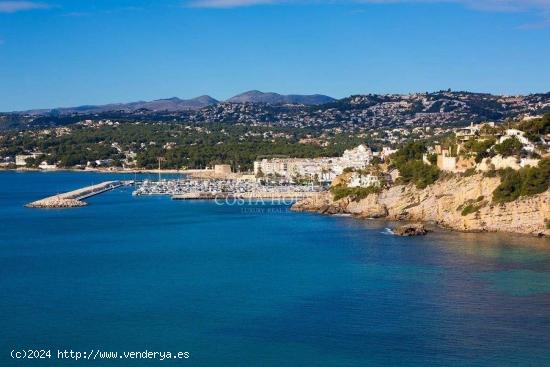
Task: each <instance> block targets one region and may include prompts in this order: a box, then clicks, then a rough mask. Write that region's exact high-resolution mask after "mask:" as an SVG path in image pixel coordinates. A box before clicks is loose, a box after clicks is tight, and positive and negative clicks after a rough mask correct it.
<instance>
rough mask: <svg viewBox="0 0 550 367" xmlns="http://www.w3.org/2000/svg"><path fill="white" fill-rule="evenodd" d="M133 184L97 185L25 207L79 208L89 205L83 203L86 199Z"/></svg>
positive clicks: (105, 183)
mask: <svg viewBox="0 0 550 367" xmlns="http://www.w3.org/2000/svg"><path fill="white" fill-rule="evenodd" d="M132 183H133V181H106V182H102V183H100V184H97V185H92V186H87V187H84V188H81V189H78V190H73V191H69V192H66V193H63V194H58V195H54V196H50V197H47V198H45V199H41V200H37V201H33V202H32V203H29V204H27V205H25V206H26V207H27V208H77V207H81V206H86V205H87V204H86V202H84V201H82V200H84V199H86V198H89V197H91V196H94V195H98V194H101V193H103V192H106V191H110V190H113V189H116V188H117V187H120V186H124V185H129V184H132Z"/></svg>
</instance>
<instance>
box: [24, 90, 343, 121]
mask: <svg viewBox="0 0 550 367" xmlns="http://www.w3.org/2000/svg"><path fill="white" fill-rule="evenodd" d="M335 101H336V99H334V98H332V97H329V96H324V95H322V94H313V95H299V94H290V95H283V94H278V93H263V92H260V91H257V90H253V91H249V92H245V93H242V94H239V95H237V96H234V97H231V98H229V99H228V100H227V101H226V102H230V103H264V104H271V105H279V104H300V105H321V104H325V103H330V102H335ZM219 102H220V101H218V100H217V99H214V98H212V97H210V96H208V95H204V96H200V97H196V98H192V99H180V98H178V97H172V98H165V99H156V100H154V101H138V102H130V103H110V104H105V105H83V106H77V107H61V108H51V109H33V110H28V111H17V112H19V113H24V114H28V115H37V116H38V115H49V114H50V115H51V114H55V115H66V114H73V113H82V114H89V113H103V112H112V111H124V112H135V111H138V110H142V109H145V110H149V111H167V112H178V111H188V110H199V109H201V108H203V107H207V106H211V105H215V104H217V103H219Z"/></svg>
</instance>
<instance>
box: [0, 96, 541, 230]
mask: <svg viewBox="0 0 550 367" xmlns="http://www.w3.org/2000/svg"><path fill="white" fill-rule="evenodd" d="M395 98H396V97H395V96H392V97H387V98H385V99H384V100H383V101H382V102H381V101H373V100H375V99H376V98H375V97H372V96H371V97H350V98H349V99H347V100H345V101H340V102H338V103H340V104H339V105H334V103H335V102H329V103H328V105H329V107H328V108H327V107H323V105H321V106H315V107H311V106H307V108H306V106H304V105H301V106H300V105H285V107H282V106H281V105H274V106H272V105H269V104H261V103H260V104H258V103H220V104H216V105H211V106H207V107H204V108H201V109H198V110H195V111H191V112H189V111H185V112H177V113H181V115H179V117H180V118H185V119H186V120H184V121H176V122H174V121H162V119H163V118H165V114H166V113H168V112H159V113H157V114H153V115H154V116H155V118H156V121H154V122H153V121H141V119H144V120H147V119H151V118H152V117H151V113H150V112H147V111H143V110H141V111H131V112H124V113H122V114H121V115H119V117H120V119H118V120H115V119H113V118H107V117H108V116H110V115H109V114H111V112H109V113H107V115H102V114H97V116H96V118H93V116H88V115H82V114H80V113H72V114H69V115H67V116H66V117H64V118H69V117H70V118H71V119H75V121H74V123H61V122H60V121H59V119H60V118H61V117H59V116H58V115H55V116H53V115H50V117H49V118H50V119H51V120H50V124H54V126H47V127H40V124H43V123H45V122H44V121H46V120H47V117H46V116H37V115H33V114H27V115H24V116H27V117H26V118H27V120H28V121H31V120H32V121H34V122H36V121H39V123H37V125H38V126H37V127H36V128H32V129H29V128H24V129H15V130H14V129H7V130H4V131H2V132H1V133H0V156H1V157H0V158H1V163H0V166H2V167H3V168H6V169H17V170H23V171H24V170H43V171H56V170H60V169H70V170H78V171H90V172H150V173H158V176H157V178H156V179H151V178H150V179H147V180H132V182H131V184H132V185H134V189H133V194H134V195H135V196H150V195H166V196H169V197H171V198H172V199H175V200H196V199H201V200H206V199H218V198H248V199H271V200H281V199H285V200H291V202H294V203H295V204H294V205H293V209H295V210H313V211H319V212H322V213H328V214H337V213H342V214H352V215H356V216H362V217H382V218H387V219H396V220H415V221H421V222H424V221H433V222H436V223H438V224H441V225H444V226H447V227H450V228H455V229H459V230H466V231H498V230H508V231H512V232H519V233H530V234H536V235H548V234H549V233H550V209H548V208H550V205H549V204H550V203H549V200H550V199H549V198H548V196H549V195H548V192H549V191H548V189H549V186H550V114H548V113H545V112H546V111H547V110H548V109H549V108H550V97H548V96H545V95H540V96H537V97H533V96H530V97H529V98H519V97H518V98H515V99H513V98H501V99H500V100H498V101H499V103H501V104H502V105H503V106H505V105H506V103H508V104H510V106H512V105H514V106H515V107H514V108H515V109H516V110H515V112H514V113H512V115H513V116H510V117H505V116H506V114H505V113H504V112H499V110H498V108H497V107H495V110H494V111H493V112H492V114H493V115H494V116H499V117H500V118H495V119H489V118H485V117H484V116H480V115H479V114H478V113H477V112H476V113H474V112H473V111H479V108H480V107H479V106H478V107H476V108H475V109H474V108H472V107H471V106H470V108H471V110H469V111H470V112H468V114H467V113H466V112H464V111H466V110H467V109H466V108H465V106H469V104H473V103H474V102H472V98H473V97H472V96H471V95H463V94H460V93H454V92H441V93H439V94H435V95H425V96H424V97H423V99H421V100H416V103H418V105H417V107H416V108H418V109H420V105H422V106H423V109H424V110H426V111H425V112H418V111H416V112H415V110H412V111H410V114H411V115H410V116H412V117H411V118H409V119H408V120H403V119H402V118H401V117H398V118H393V119H392V116H401V115H400V113H401V114H403V113H405V112H403V111H406V110H407V109H408V108H409V109H410V108H411V103H412V102H411V100H413V101H415V99H416V98H418V95H412V96H409V97H402V98H401V100H400V101H399V102H396V101H395ZM480 98H482V99H483V98H485V100H484V102H482V103H483V104H484V105H487V104H489V103H488V102H487V99H488V98H491V97H488V96H483V97H480ZM388 99H389V100H388ZM392 99H393V100H392ZM474 101H478V100H475V99H474ZM478 102H479V101H478ZM476 103H477V102H476ZM489 105H491V104H489ZM215 106H217V107H215ZM229 106H232V107H231V108H232V111H241V112H238V113H242V111H245V112H244V113H245V115H242V114H241V115H239V114H237V115H231V116H232V118H233V119H235V120H236V121H235V122H212V121H210V120H216V119H218V117H216V116H214V115H211V114H210V113H211V110H212V109H213V108H218V111H219V113H222V112H223V111H226V110H227V108H229ZM350 106H351V107H350ZM435 106H439V107H440V108H439V109H435ZM445 106H446V107H445ZM451 106H454V107H451ZM491 106H498V105H495V104H493V105H491ZM282 108H284V109H283V111H287V110H288V109H290V110H293V109H294V110H293V112H290V110H289V111H287V112H288V114H290V115H287V116H291V115H293V116H294V115H296V114H297V113H298V112H296V110H301V111H302V112H300V113H298V116H299V115H300V114H303V113H306V114H310V115H315V114H318V113H319V111H322V110H323V108H325V112H326V113H335V111H334V110H333V109H334V108H336V109H337V110H338V111H341V112H339V113H341V114H342V116H343V118H344V119H345V120H344V121H336V120H332V121H333V122H332V123H330V124H329V123H326V124H319V123H318V122H319V121H318V120H315V119H314V120H311V119H304V118H300V119H298V121H302V122H301V123H300V124H298V125H292V124H290V125H289V124H286V123H281V121H279V120H277V119H279V118H281V116H282V115H281V116H279V115H277V116H279V117H277V118H276V121H272V120H269V119H265V120H264V121H262V119H263V118H262V117H261V116H263V115H262V113H267V111H271V112H273V111H274V110H277V109H282ZM338 108H340V109H338ZM510 108H511V107H510ZM358 110H360V111H363V112H362V113H364V114H365V116H371V117H372V119H367V120H362V119H358V118H357V113H358V112H357V111H358ZM209 111H210V112H209ZM251 111H254V113H256V114H257V115H255V116H256V117H255V120H253V121H246V118H245V117H243V116H246V113H252V112H251ZM278 111H279V113H282V112H281V110H278ZM306 111H309V112H306ZM373 111H374V112H376V114H374V112H373ZM396 111H400V112H399V113H397V112H396ZM459 111H462V112H460V113H459ZM175 113H176V112H170V114H172V115H174V114H175ZM177 113H176V114H177ZM235 113H237V112H235ZM371 113H373V114H374V115H370V114H371ZM506 113H508V114H510V112H506ZM136 114H138V115H139V114H143V115H141V117H139V116H136ZM377 114H378V115H377ZM461 114H462V115H461ZM283 115H284V114H283ZM464 115H466V116H470V118H468V119H467V121H463V120H464V118H465V116H464ZM18 116H19V117H18V118H24V117H21V115H18ZM205 116H206V117H205ZM308 116H309V115H308ZM191 117H192V118H191ZM325 117H326V119H327V120H329V117H328V115H327V116H325ZM451 117H453V118H456V119H457V120H458V121H455V120H452V119H451ZM3 118H4V119H6V118H7V117H6V116H4V117H3ZM421 118H423V120H422V119H421ZM44 119H46V120H44ZM197 119H201V121H199V122H197ZM348 119H349V120H348ZM442 119H443V120H442ZM176 120H177V119H176ZM190 120H192V121H190ZM379 121H386V123H387V125H388V126H386V127H378V122H379ZM388 121H389V122H388ZM56 125H57V126H56ZM347 128H349V130H348V129H347ZM163 173H172V174H182V175H181V176H179V178H174V177H171V178H170V179H166V177H163V176H162V174H163ZM123 184H130V183H128V182H126V183H116V185H123ZM450 184H452V185H451V186H452V187H450V186H448V185H450ZM112 187H114V186H113V185H109V188H112ZM480 187H482V188H481V189H479V188H480ZM474 188H475V189H474ZM84 190H85V191H86V189H84ZM396 190H398V191H396ZM399 190H400V191H399ZM89 191H92V192H93V191H94V190H93V189H91V190H89ZM474 193H476V196H475V197H473V196H472V195H474ZM95 194H96V193H94V195H95ZM61 199H63V200H60V197H59V196H55V197H53V199H51V198H49V199H47V200H45V201H44V200H39V201H38V202H36V203H30V204H29V206H31V207H44V206H45V207H73V206H81V205H85V203H84V202H83V201H82V200H80V198H79V197H77V196H73V195H68V196H63V197H61ZM512 205H513V206H514V207H512ZM514 208H515V209H514ZM518 208H524V209H523V210H524V213H523V214H524V215H523V216H522V217H521V218H520V217H517V216H516V217H517V218H516V217H513V216H512V214H511V213H512V212H513V211H514V210H516V211H517V210H518ZM434 210H435V212H434ZM495 218H501V221H500V222H495V220H496V219H495ZM518 218H519V219H518Z"/></svg>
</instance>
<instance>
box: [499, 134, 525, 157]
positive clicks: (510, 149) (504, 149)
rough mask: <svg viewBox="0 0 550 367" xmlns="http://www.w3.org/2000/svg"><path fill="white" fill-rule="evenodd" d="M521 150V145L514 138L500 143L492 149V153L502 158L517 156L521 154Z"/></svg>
mask: <svg viewBox="0 0 550 367" xmlns="http://www.w3.org/2000/svg"><path fill="white" fill-rule="evenodd" d="M522 148H523V145H522V144H521V142H520V141H519V140H518V139H517V138H515V137H512V138H509V139H506V140H504V141H503V142H502V143H500V144H497V145H495V146H494V147H493V149H494V151H495V152H496V153H497V154H500V155H502V156H503V157H509V156H512V155H519V154H520V153H521V149H522Z"/></svg>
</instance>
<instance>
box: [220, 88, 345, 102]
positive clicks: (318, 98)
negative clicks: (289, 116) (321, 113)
mask: <svg viewBox="0 0 550 367" xmlns="http://www.w3.org/2000/svg"><path fill="white" fill-rule="evenodd" d="M334 101H336V100H335V99H334V98H332V97H329V96H324V95H322V94H313V95H299V94H289V95H283V94H278V93H264V92H260V91H259V90H251V91H248V92H245V93H242V94H239V95H236V96H234V97H231V98H229V99H228V100H227V101H226V102H231V103H266V104H273V105H275V104H304V105H320V104H325V103H330V102H334Z"/></svg>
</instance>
